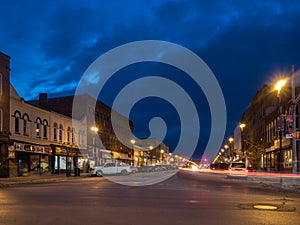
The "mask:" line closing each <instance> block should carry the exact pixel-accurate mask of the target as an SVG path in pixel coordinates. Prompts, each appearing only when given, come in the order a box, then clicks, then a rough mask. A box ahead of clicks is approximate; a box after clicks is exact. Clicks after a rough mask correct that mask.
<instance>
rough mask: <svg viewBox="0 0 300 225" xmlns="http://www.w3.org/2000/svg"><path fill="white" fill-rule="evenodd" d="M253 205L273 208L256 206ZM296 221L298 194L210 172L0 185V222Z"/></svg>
mask: <svg viewBox="0 0 300 225" xmlns="http://www.w3.org/2000/svg"><path fill="white" fill-rule="evenodd" d="M130 176H138V174H137V175H130ZM130 176H128V177H130ZM131 178H132V177H131ZM254 204H257V205H265V204H268V205H271V206H276V207H277V210H261V209H254V208H253V205H254ZM299 221H300V195H299V193H293V192H283V191H282V190H280V189H276V188H271V187H267V186H264V185H263V184H259V183H257V182H249V181H247V180H241V179H226V178H225V177H221V176H216V175H211V174H207V175H203V176H202V177H201V179H199V180H191V179H185V178H183V177H179V176H177V175H175V176H173V177H171V178H170V179H168V180H166V181H164V182H161V183H158V184H155V185H148V186H142V187H135V186H124V185H120V184H116V183H113V182H111V181H109V180H106V179H105V178H99V177H94V178H79V179H73V180H69V181H66V180H65V181H62V182H58V183H45V184H22V185H17V186H12V187H7V188H1V189H0V225H33V224H35V225H56V224H64V225H77V224H78V225H94V224H99V225H100V224H101V225H102V224H103V225H110V224H116V225H148V224H149V225H150V224H151V225H153V224H160V225H165V224H166V225H177V224H178V225H179V224H180V225H190V224H197V225H199V224H208V225H215V224H216V225H217V224H226V225H227V224H229V225H247V224H249V225H271V224H272V225H273V224H274V225H275V224H276V225H277V224H278V225H279V224H282V225H289V224H290V225H297V224H299Z"/></svg>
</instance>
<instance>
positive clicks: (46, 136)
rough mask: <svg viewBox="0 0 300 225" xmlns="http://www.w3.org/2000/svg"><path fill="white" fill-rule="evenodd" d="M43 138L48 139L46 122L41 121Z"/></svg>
mask: <svg viewBox="0 0 300 225" xmlns="http://www.w3.org/2000/svg"><path fill="white" fill-rule="evenodd" d="M43 127H44V129H43V138H44V139H47V138H48V121H47V120H44V121H43Z"/></svg>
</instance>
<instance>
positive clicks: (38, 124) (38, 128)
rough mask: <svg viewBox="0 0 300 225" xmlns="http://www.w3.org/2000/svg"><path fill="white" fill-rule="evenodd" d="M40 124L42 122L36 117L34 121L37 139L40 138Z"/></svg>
mask: <svg viewBox="0 0 300 225" xmlns="http://www.w3.org/2000/svg"><path fill="white" fill-rule="evenodd" d="M41 123H42V120H41V119H40V118H39V117H38V118H37V119H36V129H35V132H36V137H38V138H40V137H41Z"/></svg>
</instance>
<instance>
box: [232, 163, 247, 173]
mask: <svg viewBox="0 0 300 225" xmlns="http://www.w3.org/2000/svg"><path fill="white" fill-rule="evenodd" d="M247 173H248V169H247V168H246V165H245V163H244V162H231V163H230V166H229V175H230V176H247Z"/></svg>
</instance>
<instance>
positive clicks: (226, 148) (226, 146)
mask: <svg viewBox="0 0 300 225" xmlns="http://www.w3.org/2000/svg"><path fill="white" fill-rule="evenodd" d="M224 148H225V151H226V155H228V149H229V146H228V145H227V144H226V145H224Z"/></svg>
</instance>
